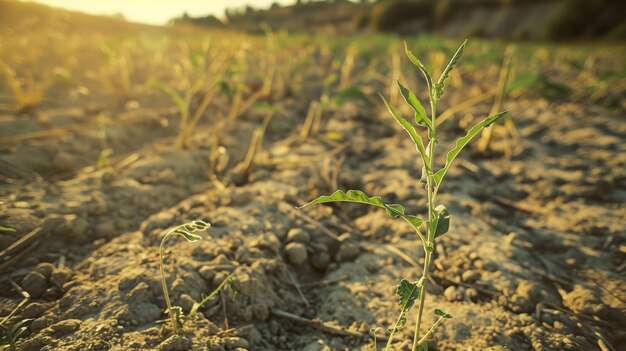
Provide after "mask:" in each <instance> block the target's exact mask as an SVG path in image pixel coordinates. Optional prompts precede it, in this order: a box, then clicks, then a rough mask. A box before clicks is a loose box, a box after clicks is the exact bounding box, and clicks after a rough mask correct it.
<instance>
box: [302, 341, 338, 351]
mask: <svg viewBox="0 0 626 351" xmlns="http://www.w3.org/2000/svg"><path fill="white" fill-rule="evenodd" d="M302 351H331V349H330V347H329V346H328V345H327V344H326V343H325V342H324V340H321V339H318V340H317V341H315V342H312V343H310V344H308V345H306V346H305V347H304V349H302Z"/></svg>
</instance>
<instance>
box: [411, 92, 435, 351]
mask: <svg viewBox="0 0 626 351" xmlns="http://www.w3.org/2000/svg"><path fill="white" fill-rule="evenodd" d="M436 106H437V105H436V102H435V99H433V94H432V92H431V94H430V109H431V122H432V130H431V131H429V133H428V139H429V140H430V142H429V145H428V146H429V147H428V152H429V155H428V163H429V165H428V166H426V167H425V170H426V173H427V176H426V187H427V191H428V223H427V228H428V233H427V241H426V245H424V271H423V273H422V278H423V279H424V283H423V284H424V285H423V286H422V289H421V291H420V301H419V304H418V307H417V323H415V334H414V336H413V347H412V348H411V349H412V350H416V349H417V347H418V346H419V345H420V344H421V343H422V342H423V341H422V339H423V338H422V339H420V328H421V325H422V315H423V313H424V301H425V298H426V282H427V280H428V271H429V269H430V263H431V260H432V252H433V250H434V243H433V241H434V240H435V231H434V230H433V226H432V225H431V223H432V221H434V220H435V196H436V193H435V191H434V188H438V187H437V186H436V185H435V184H433V183H434V177H433V171H432V170H433V166H434V165H433V163H434V159H435V144H436V142H437V134H436V124H435V118H436V115H435V114H436Z"/></svg>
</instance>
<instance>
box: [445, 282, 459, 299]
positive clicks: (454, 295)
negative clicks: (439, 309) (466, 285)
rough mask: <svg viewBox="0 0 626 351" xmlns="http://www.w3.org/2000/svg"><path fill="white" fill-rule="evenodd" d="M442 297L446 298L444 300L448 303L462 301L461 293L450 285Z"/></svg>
mask: <svg viewBox="0 0 626 351" xmlns="http://www.w3.org/2000/svg"><path fill="white" fill-rule="evenodd" d="M443 296H444V297H445V298H446V300H448V301H450V302H453V301H461V300H462V299H463V292H462V291H461V289H459V288H457V287H456V286H454V285H450V286H449V287H447V288H446V290H445V291H444V292H443Z"/></svg>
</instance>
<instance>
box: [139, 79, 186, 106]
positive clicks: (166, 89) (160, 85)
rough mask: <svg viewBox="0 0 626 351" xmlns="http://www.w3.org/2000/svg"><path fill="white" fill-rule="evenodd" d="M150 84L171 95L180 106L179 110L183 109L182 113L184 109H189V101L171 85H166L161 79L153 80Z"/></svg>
mask: <svg viewBox="0 0 626 351" xmlns="http://www.w3.org/2000/svg"><path fill="white" fill-rule="evenodd" d="M148 85H149V86H150V87H153V88H157V89H160V90H161V91H163V92H164V93H166V94H167V95H169V96H170V97H171V98H172V100H173V101H174V103H175V104H176V107H177V108H178V110H179V111H181V113H182V111H184V110H186V109H187V103H186V102H185V100H184V99H183V97H182V96H181V95H180V94H179V93H178V92H177V91H176V90H174V89H172V88H171V87H170V86H168V85H165V84H164V83H162V82H159V81H152V82H150V83H149V84H148Z"/></svg>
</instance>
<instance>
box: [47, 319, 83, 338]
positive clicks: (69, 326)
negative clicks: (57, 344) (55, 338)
mask: <svg viewBox="0 0 626 351" xmlns="http://www.w3.org/2000/svg"><path fill="white" fill-rule="evenodd" d="M80 324H81V320H79V319H66V320H63V321H60V322H58V323H55V324H53V325H51V326H50V329H51V330H52V332H53V333H54V334H57V335H63V334H68V333H71V332H74V331H76V330H77V329H78V328H79V327H80Z"/></svg>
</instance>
